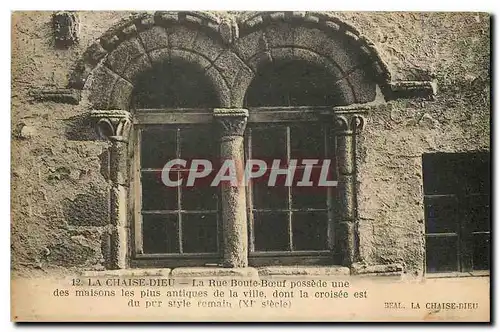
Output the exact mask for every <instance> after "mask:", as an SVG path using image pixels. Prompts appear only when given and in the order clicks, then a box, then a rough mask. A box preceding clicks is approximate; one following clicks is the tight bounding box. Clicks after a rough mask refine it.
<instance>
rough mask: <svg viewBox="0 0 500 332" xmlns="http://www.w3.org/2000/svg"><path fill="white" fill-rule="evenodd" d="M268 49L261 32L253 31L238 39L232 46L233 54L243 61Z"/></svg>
mask: <svg viewBox="0 0 500 332" xmlns="http://www.w3.org/2000/svg"><path fill="white" fill-rule="evenodd" d="M268 49H269V46H268V44H267V42H266V39H265V37H264V34H263V32H262V31H260V30H259V31H255V32H253V33H251V34H248V35H246V36H244V37H242V38H239V39H238V40H237V41H236V42H235V44H234V50H235V52H236V53H237V54H238V55H239V56H240V57H241V58H242V59H243V60H244V61H247V60H248V59H250V58H251V57H253V56H254V55H255V54H257V53H261V52H264V51H266V50H268Z"/></svg>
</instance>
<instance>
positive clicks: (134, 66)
mask: <svg viewBox="0 0 500 332" xmlns="http://www.w3.org/2000/svg"><path fill="white" fill-rule="evenodd" d="M150 68H151V61H150V60H149V57H148V55H147V54H143V55H141V56H139V57H137V58H135V59H134V60H132V61H131V62H130V63H129V64H128V66H127V69H125V70H124V72H123V74H122V76H123V78H125V79H126V80H127V81H129V82H132V83H135V78H136V77H137V75H139V74H141V73H144V72H145V71H147V70H149V69H150Z"/></svg>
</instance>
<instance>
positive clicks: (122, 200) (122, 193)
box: [90, 111, 131, 270]
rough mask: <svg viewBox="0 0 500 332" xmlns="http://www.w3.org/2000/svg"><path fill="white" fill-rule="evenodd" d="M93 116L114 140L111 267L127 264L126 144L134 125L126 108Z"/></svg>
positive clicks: (109, 265)
mask: <svg viewBox="0 0 500 332" xmlns="http://www.w3.org/2000/svg"><path fill="white" fill-rule="evenodd" d="M90 116H91V118H92V119H93V120H94V121H95V124H96V129H97V131H98V133H99V135H100V136H101V137H106V138H108V139H109V141H110V142H111V147H110V151H109V152H110V173H109V174H110V181H111V195H110V196H111V203H110V219H111V225H110V257H109V261H108V262H107V263H108V264H107V265H108V268H109V269H115V270H116V269H124V268H126V267H127V251H128V250H127V248H128V247H127V237H128V232H127V191H128V176H127V174H128V163H127V162H128V160H127V150H128V147H127V144H128V135H129V131H130V127H131V119H130V113H129V112H127V111H92V112H91V114H90Z"/></svg>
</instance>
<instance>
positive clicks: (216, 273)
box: [82, 266, 350, 279]
mask: <svg viewBox="0 0 500 332" xmlns="http://www.w3.org/2000/svg"><path fill="white" fill-rule="evenodd" d="M348 275H350V270H349V268H348V267H344V266H266V267H259V268H255V267H246V268H223V267H178V268H174V269H168V268H162V269H123V270H105V271H84V272H83V273H82V276H83V277H147V276H151V277H165V278H210V277H238V278H252V279H258V278H259V277H280V276H281V277H285V276H287V277H289V276H348Z"/></svg>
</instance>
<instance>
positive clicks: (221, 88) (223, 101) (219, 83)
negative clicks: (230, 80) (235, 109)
mask: <svg viewBox="0 0 500 332" xmlns="http://www.w3.org/2000/svg"><path fill="white" fill-rule="evenodd" d="M205 75H207V76H208V78H209V79H210V81H211V82H212V83H213V84H214V89H215V91H217V92H218V93H219V95H218V98H219V107H231V106H232V105H231V91H230V89H229V87H228V86H227V84H226V81H225V80H224V78H223V77H222V75H221V73H220V72H219V71H218V70H217V69H216V68H215V67H213V66H212V67H210V68H208V69H207V70H206V72H205Z"/></svg>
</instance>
